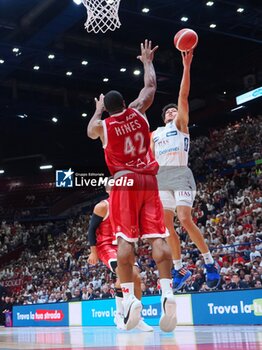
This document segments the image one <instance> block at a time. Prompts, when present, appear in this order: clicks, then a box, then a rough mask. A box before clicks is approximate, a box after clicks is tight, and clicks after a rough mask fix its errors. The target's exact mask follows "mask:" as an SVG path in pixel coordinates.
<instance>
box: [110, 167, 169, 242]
mask: <svg viewBox="0 0 262 350" xmlns="http://www.w3.org/2000/svg"><path fill="white" fill-rule="evenodd" d="M121 177H124V178H126V181H123V183H127V182H128V181H127V180H133V185H132V186H116V185H115V186H113V187H112V192H111V194H110V196H111V207H110V221H111V225H112V228H113V232H115V234H116V237H122V238H124V239H125V240H126V241H128V242H136V241H137V240H138V238H139V237H140V238H157V237H161V238H164V237H167V236H169V233H168V231H167V230H166V228H165V224H164V211H163V207H162V203H161V201H160V198H159V193H158V186H157V179H156V177H155V176H154V175H144V174H137V173H133V172H127V173H125V174H123V175H121ZM117 179H119V177H118V178H117ZM129 183H130V181H129Z"/></svg>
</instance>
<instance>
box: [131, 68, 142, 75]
mask: <svg viewBox="0 0 262 350" xmlns="http://www.w3.org/2000/svg"><path fill="white" fill-rule="evenodd" d="M133 74H134V75H140V74H141V71H140V70H139V69H135V70H134V72H133Z"/></svg>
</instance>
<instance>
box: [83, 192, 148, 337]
mask: <svg viewBox="0 0 262 350" xmlns="http://www.w3.org/2000/svg"><path fill="white" fill-rule="evenodd" d="M109 208H110V198H109V199H108V200H103V201H101V202H99V203H98V204H97V205H96V206H95V208H94V211H93V214H92V217H91V221H90V224H89V229H88V240H89V243H90V247H91V254H90V255H89V258H88V260H87V261H88V263H89V264H92V265H96V264H97V263H98V260H101V261H102V262H103V263H104V264H105V265H106V266H107V267H108V268H109V269H110V270H111V271H112V272H114V273H116V274H117V245H116V244H113V240H114V239H115V235H114V234H113V230H112V226H111V223H110V219H109V210H110V209H109ZM133 278H134V281H135V295H136V297H137V298H138V299H141V297H142V292H141V278H140V274H139V269H138V267H137V266H133ZM115 289H116V298H115V299H116V316H115V319H114V321H115V324H116V326H117V328H119V329H125V325H124V316H123V304H122V302H123V294H122V290H121V287H120V282H119V279H117V281H116V284H115ZM136 328H137V329H140V330H142V331H144V332H152V331H153V328H152V327H151V326H149V325H147V324H146V323H145V322H144V321H143V320H142V319H140V321H139V323H138V325H137V326H136Z"/></svg>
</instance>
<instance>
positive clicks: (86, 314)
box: [82, 294, 193, 326]
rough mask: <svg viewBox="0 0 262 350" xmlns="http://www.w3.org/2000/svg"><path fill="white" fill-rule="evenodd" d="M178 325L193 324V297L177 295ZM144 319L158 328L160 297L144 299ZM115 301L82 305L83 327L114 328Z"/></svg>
mask: <svg viewBox="0 0 262 350" xmlns="http://www.w3.org/2000/svg"><path fill="white" fill-rule="evenodd" d="M176 303H177V318H178V324H188V325H192V324H193V313H192V306H191V295H189V294H186V295H177V296H176ZM142 304H143V309H142V317H143V318H144V320H145V322H146V323H147V324H149V325H151V326H158V325H159V319H160V316H161V304H160V296H152V297H150V296H149V297H143V298H142ZM115 312H116V311H115V299H107V300H94V301H86V302H83V304H82V324H83V326H113V325H114V317H115Z"/></svg>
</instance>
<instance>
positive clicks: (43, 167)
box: [39, 164, 53, 170]
mask: <svg viewBox="0 0 262 350" xmlns="http://www.w3.org/2000/svg"><path fill="white" fill-rule="evenodd" d="M39 168H40V169H41V170H46V169H52V168H53V165H51V164H48V165H40V167H39Z"/></svg>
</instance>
